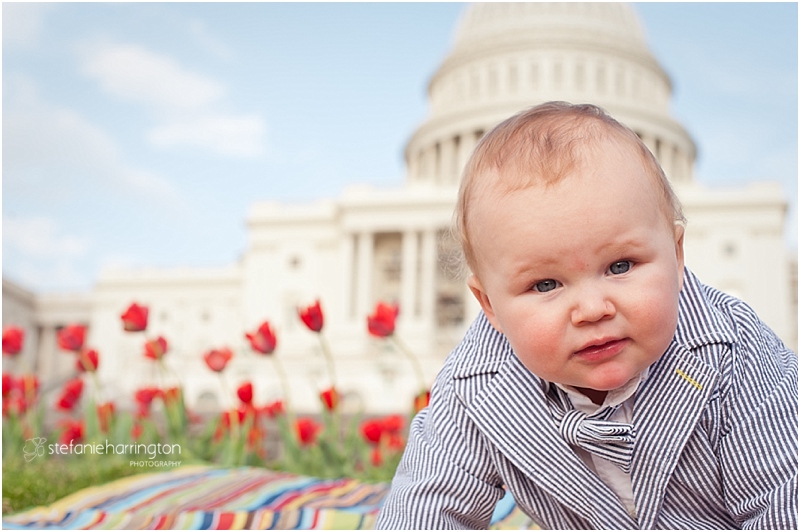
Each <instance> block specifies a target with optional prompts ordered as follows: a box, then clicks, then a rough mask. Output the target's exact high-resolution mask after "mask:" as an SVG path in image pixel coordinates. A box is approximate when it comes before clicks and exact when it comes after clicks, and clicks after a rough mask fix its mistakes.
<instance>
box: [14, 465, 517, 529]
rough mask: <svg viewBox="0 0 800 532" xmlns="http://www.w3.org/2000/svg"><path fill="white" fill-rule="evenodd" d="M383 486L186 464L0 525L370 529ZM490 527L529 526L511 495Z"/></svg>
mask: <svg viewBox="0 0 800 532" xmlns="http://www.w3.org/2000/svg"><path fill="white" fill-rule="evenodd" d="M388 490H389V485H388V484H385V483H381V484H365V483H362V482H358V481H356V480H352V479H335V480H321V479H316V478H310V477H303V476H298V475H293V474H290V473H280V472H276V471H270V470H266V469H258V468H253V467H241V468H233V469H216V468H212V467H204V466H185V467H180V468H178V469H174V470H172V471H168V472H163V473H148V474H143V475H137V476H133V477H128V478H123V479H120V480H117V481H114V482H111V483H108V484H105V485H102V486H94V487H91V488H86V489H84V490H81V491H79V492H77V493H74V494H72V495H70V496H68V497H65V498H63V499H61V500H60V501H58V502H56V503H53V504H52V505H50V506H47V507H39V508H34V509H31V510H28V511H26V512H23V513H20V514H17V515H13V516H6V517H3V528H4V529H16V530H41V529H44V530H48V529H49V530H64V529H69V530H75V529H97V530H116V529H128V530H130V529H140V530H141V529H146V530H244V529H264V530H269V529H284V530H286V529H305V530H332V529H340V530H341V529H349V530H360V529H373V528H375V520H376V517H377V514H378V511H379V510H380V506H381V503H382V502H383V498H384V496H385V495H386V494H387V492H388ZM492 522H493V528H496V529H520V528H529V527H531V526H532V523H531V521H530V519H529V518H528V517H527V516H525V515H524V514H522V513H521V512H520V511H519V510H518V509H517V508H516V505H515V504H514V499H513V498H511V497H510V496H508V497H506V498H504V499H503V500H501V501H500V503H499V504H498V505H497V508H496V510H495V515H494V517H493V519H492Z"/></svg>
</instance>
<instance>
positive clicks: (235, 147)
mask: <svg viewBox="0 0 800 532" xmlns="http://www.w3.org/2000/svg"><path fill="white" fill-rule="evenodd" d="M264 134H265V126H264V122H263V120H262V119H261V117H259V116H253V115H251V116H226V115H208V116H201V117H198V118H196V119H194V120H192V121H186V122H175V123H171V124H166V125H162V126H158V127H156V128H154V129H153V130H151V131H150V134H149V135H148V139H149V140H150V142H151V143H152V144H153V145H155V146H157V147H160V148H171V147H176V146H194V147H199V148H204V149H207V150H211V151H213V152H216V153H218V154H220V155H226V156H231V157H252V156H257V155H260V154H261V153H263V151H264V148H263V146H264Z"/></svg>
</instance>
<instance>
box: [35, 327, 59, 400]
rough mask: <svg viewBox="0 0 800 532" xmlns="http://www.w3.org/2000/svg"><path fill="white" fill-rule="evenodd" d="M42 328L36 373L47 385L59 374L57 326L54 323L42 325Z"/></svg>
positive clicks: (42, 382) (43, 384) (44, 384)
mask: <svg viewBox="0 0 800 532" xmlns="http://www.w3.org/2000/svg"><path fill="white" fill-rule="evenodd" d="M41 330H42V332H41V336H40V337H39V342H38V344H39V345H38V346H37V347H38V349H37V352H36V374H37V375H38V377H39V379H40V380H41V384H42V386H43V387H45V386H47V385H48V384H50V383H52V382H53V381H54V380H55V379H56V378H57V376H58V366H57V364H56V359H55V357H56V355H57V354H58V353H57V352H56V345H57V341H56V327H55V326H54V325H42V329H41Z"/></svg>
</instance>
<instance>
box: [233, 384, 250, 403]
mask: <svg viewBox="0 0 800 532" xmlns="http://www.w3.org/2000/svg"><path fill="white" fill-rule="evenodd" d="M236 395H238V396H239V400H240V401H241V402H243V403H244V404H246V405H249V404H250V403H252V402H253V383H251V382H245V383H244V384H242V385H241V386H239V388H238V389H237V390H236Z"/></svg>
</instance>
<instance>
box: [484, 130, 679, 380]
mask: <svg viewBox="0 0 800 532" xmlns="http://www.w3.org/2000/svg"><path fill="white" fill-rule="evenodd" d="M607 146H608V149H605V148H604V149H602V150H597V155H595V156H592V157H590V160H588V161H587V162H585V163H584V164H581V165H579V166H580V168H578V169H577V170H576V171H575V172H573V173H572V174H571V175H569V176H566V177H565V178H564V179H563V180H562V181H560V182H559V183H557V184H555V185H553V186H551V187H549V188H545V187H544V186H542V185H534V186H532V187H529V188H526V189H523V190H521V191H515V192H510V193H508V194H506V195H501V194H498V193H497V191H491V192H490V193H489V194H486V195H484V196H483V197H482V198H480V199H479V200H478V201H476V202H475V205H474V207H473V208H472V211H471V214H470V220H469V227H470V234H471V237H472V244H473V249H474V250H475V254H476V259H477V261H476V262H477V268H476V275H474V276H473V277H471V278H470V281H469V284H470V288H471V289H472V291H473V293H474V294H475V296H476V297H477V298H478V300H479V301H480V302H481V306H482V307H483V309H484V311H485V313H486V316H487V317H488V319H489V321H490V322H491V323H492V325H493V326H494V327H495V328H496V329H497V330H498V331H500V332H502V333H503V334H505V336H506V337H507V338H508V341H509V342H510V344H511V347H512V348H513V349H514V351H515V352H516V354H517V356H518V357H519V358H520V360H521V361H522V362H523V364H525V366H526V367H527V368H528V369H530V370H531V371H532V372H533V373H534V374H536V375H537V376H539V377H541V378H543V379H546V380H548V381H551V382H558V383H561V384H565V385H569V386H574V387H577V388H579V389H588V390H599V391H607V390H613V389H615V388H618V387H620V386H622V385H624V384H625V383H626V382H628V381H629V380H630V379H631V378H633V377H634V376H635V375H636V374H638V373H639V372H641V371H642V370H643V369H645V368H646V367H647V366H649V365H650V364H652V363H653V362H654V361H655V360H657V359H658V358H659V357H660V356H661V355H662V354H663V353H664V351H665V350H666V348H667V346H668V345H669V343H670V341H671V339H672V336H673V334H674V332H675V328H676V325H677V319H678V294H679V292H680V290H681V287H682V285H683V228H682V227H681V226H680V225H675V224H673V223H672V222H671V221H668V220H667V217H666V216H665V215H664V210H663V209H662V208H661V204H660V202H659V201H658V196H657V192H656V189H655V186H654V185H653V182H652V180H651V178H649V177H648V176H647V175H646V174H645V170H644V168H643V166H642V164H641V162H640V160H639V158H638V157H636V156H635V155H634V154H630V153H627V152H628V151H630V150H627V151H625V150H623V149H620V148H618V147H617V145H616V144H611V143H607Z"/></svg>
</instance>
